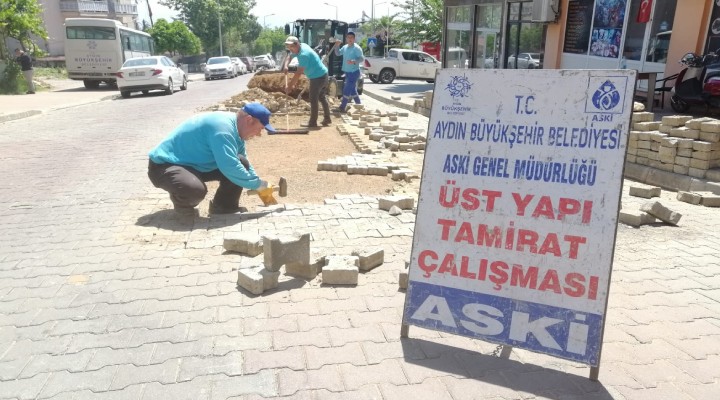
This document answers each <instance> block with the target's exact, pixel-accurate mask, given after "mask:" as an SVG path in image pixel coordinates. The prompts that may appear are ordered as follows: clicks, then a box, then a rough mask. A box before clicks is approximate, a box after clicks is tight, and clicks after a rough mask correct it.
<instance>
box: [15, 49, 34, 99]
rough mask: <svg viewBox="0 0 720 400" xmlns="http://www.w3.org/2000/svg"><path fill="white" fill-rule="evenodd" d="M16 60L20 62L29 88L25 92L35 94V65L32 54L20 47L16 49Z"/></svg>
mask: <svg viewBox="0 0 720 400" xmlns="http://www.w3.org/2000/svg"><path fill="white" fill-rule="evenodd" d="M15 61H17V62H18V64H20V69H21V70H22V73H23V75H24V76H25V82H27V87H28V90H27V92H25V94H35V83H34V82H33V66H32V60H31V59H30V56H28V55H27V54H25V52H24V51H22V50H20V49H15Z"/></svg>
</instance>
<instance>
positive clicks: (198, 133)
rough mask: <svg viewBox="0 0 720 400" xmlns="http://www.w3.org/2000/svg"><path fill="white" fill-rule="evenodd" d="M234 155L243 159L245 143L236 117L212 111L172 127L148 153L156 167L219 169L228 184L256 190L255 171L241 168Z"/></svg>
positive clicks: (205, 170)
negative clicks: (239, 131) (166, 165)
mask: <svg viewBox="0 0 720 400" xmlns="http://www.w3.org/2000/svg"><path fill="white" fill-rule="evenodd" d="M238 154H240V155H242V156H244V157H245V158H247V153H246V150H245V141H244V140H242V139H241V138H240V135H239V133H238V127H237V114H236V113H234V112H225V111H216V112H211V113H203V114H198V115H196V116H194V117H192V118H190V119H188V120H186V121H185V122H183V123H182V124H180V125H179V126H178V127H177V128H175V129H174V130H173V131H172V132H171V133H170V135H168V137H166V138H165V139H164V140H163V141H162V142H160V144H159V145H157V147H155V148H154V149H152V150H151V151H150V153H149V156H150V160H151V161H152V162H154V163H156V164H178V165H184V166H187V167H192V168H194V169H196V170H198V171H200V172H210V171H214V170H216V169H219V170H220V172H221V173H222V174H223V175H225V176H226V177H227V178H228V179H229V180H230V181H231V182H232V183H234V184H236V185H238V186H241V187H244V188H247V189H257V188H258V187H260V178H258V176H257V174H256V173H255V170H254V169H253V168H252V166H250V169H245V167H244V166H243V165H242V163H241V162H240V160H239V159H238Z"/></svg>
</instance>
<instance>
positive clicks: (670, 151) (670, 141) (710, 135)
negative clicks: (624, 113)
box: [627, 112, 720, 181]
mask: <svg viewBox="0 0 720 400" xmlns="http://www.w3.org/2000/svg"><path fill="white" fill-rule="evenodd" d="M653 119H654V115H653V113H649V112H636V113H633V116H632V121H633V124H632V126H633V130H632V131H630V140H629V142H628V156H627V160H628V161H629V162H631V163H635V164H640V165H647V166H650V167H652V168H656V169H660V170H663V171H668V172H674V173H676V174H681V175H688V176H691V177H693V178H701V179H702V178H706V179H708V180H711V181H720V169H719V168H717V167H720V121H718V120H716V119H713V118H695V119H693V118H692V117H690V116H685V115H672V116H665V117H663V118H662V122H657V121H653Z"/></svg>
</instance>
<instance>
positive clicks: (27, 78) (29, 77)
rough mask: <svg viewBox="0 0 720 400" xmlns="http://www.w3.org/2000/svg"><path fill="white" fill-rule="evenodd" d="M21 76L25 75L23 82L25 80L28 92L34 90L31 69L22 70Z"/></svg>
mask: <svg viewBox="0 0 720 400" xmlns="http://www.w3.org/2000/svg"><path fill="white" fill-rule="evenodd" d="M22 73H23V76H25V82H27V87H28V92H34V91H35V83H33V70H31V69H29V70H27V71H23V72H22Z"/></svg>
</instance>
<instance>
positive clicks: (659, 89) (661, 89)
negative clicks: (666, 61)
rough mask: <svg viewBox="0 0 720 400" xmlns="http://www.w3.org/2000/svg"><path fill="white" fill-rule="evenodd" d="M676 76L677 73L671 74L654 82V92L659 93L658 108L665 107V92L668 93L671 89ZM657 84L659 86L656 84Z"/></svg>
mask: <svg viewBox="0 0 720 400" xmlns="http://www.w3.org/2000/svg"><path fill="white" fill-rule="evenodd" d="M677 77H678V74H673V75H670V76H666V77H665V78H663V79H660V80H658V81H657V82H655V94H658V93H660V108H663V109H664V108H665V93H668V92H670V91H671V90H672V88H673V86H674V85H675V80H676V79H677ZM668 82H669V83H668ZM658 84H659V85H660V86H658Z"/></svg>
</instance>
